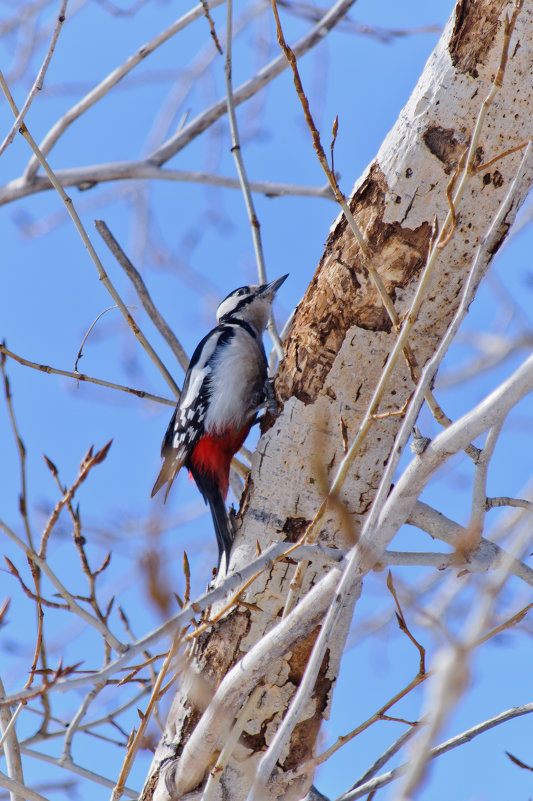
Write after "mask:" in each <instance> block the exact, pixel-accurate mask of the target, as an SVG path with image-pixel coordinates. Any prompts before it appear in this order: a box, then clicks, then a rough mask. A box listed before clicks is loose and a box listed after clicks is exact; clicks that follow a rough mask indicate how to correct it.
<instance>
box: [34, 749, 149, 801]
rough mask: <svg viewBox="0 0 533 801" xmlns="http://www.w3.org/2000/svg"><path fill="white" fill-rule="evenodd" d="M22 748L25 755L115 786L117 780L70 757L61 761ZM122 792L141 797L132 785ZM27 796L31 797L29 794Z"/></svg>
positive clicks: (129, 796)
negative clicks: (88, 768) (96, 771)
mask: <svg viewBox="0 0 533 801" xmlns="http://www.w3.org/2000/svg"><path fill="white" fill-rule="evenodd" d="M20 750H21V751H22V753H23V754H24V755H25V756H29V757H33V758H34V759H39V760H41V762H48V763H49V764H50V765H56V766H59V767H61V768H63V770H69V771H70V772H71V773H75V774H76V775H78V776H83V778H84V779H89V780H90V781H92V782H94V783H95V784H101V785H102V786H103V787H109V788H113V787H114V786H115V782H114V781H112V780H111V779H106V778H105V776H101V775H100V774H99V773H94V771H92V770H87V768H83V767H82V766H81V765H78V764H77V763H76V762H73V761H72V760H70V759H69V760H66V761H61V760H60V759H56V758H55V757H52V756H49V755H48V754H43V753H41V751H35V750H34V749H33V748H26V746H21V747H20ZM122 794H123V795H127V796H128V798H139V793H138V792H137V791H136V790H133V789H132V788H131V787H124V789H123V791H122ZM27 797H28V798H30V796H29V795H28V796H27ZM41 798H42V796H40V797H39V799H38V801H41ZM45 801H47V799H45Z"/></svg>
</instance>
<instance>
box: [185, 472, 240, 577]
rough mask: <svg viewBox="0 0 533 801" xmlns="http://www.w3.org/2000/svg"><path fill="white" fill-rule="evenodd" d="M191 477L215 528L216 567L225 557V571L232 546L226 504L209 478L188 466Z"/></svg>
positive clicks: (231, 533)
mask: <svg viewBox="0 0 533 801" xmlns="http://www.w3.org/2000/svg"><path fill="white" fill-rule="evenodd" d="M189 470H190V472H191V475H192V477H193V478H194V480H195V482H196V485H197V486H198V489H199V490H200V492H201V493H202V496H203V498H204V501H205V502H206V503H207V504H209V508H210V510H211V517H212V518H213V525H214V527H215V534H216V537H217V544H218V567H219V568H220V563H221V561H222V554H224V555H225V557H226V571H227V569H228V566H229V557H230V553H231V546H232V545H233V531H232V527H231V523H230V520H229V517H228V513H227V511H226V504H225V503H224V498H223V497H222V493H221V492H220V490H219V488H218V486H217V484H216V483H215V481H214V480H212V479H211V478H210V477H209V476H206V475H205V474H204V475H200V474H199V473H197V472H196V471H195V469H194V467H192V466H189Z"/></svg>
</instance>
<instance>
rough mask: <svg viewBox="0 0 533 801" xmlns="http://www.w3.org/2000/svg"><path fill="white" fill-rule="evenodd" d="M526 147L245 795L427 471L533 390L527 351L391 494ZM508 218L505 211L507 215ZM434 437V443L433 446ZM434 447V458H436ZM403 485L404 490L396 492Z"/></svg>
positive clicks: (516, 200) (297, 710)
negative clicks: (296, 684) (512, 370)
mask: <svg viewBox="0 0 533 801" xmlns="http://www.w3.org/2000/svg"><path fill="white" fill-rule="evenodd" d="M532 151H533V148H532V147H531V142H530V143H529V145H528V147H527V149H526V152H525V153H524V156H523V158H522V161H521V163H520V166H519V168H518V171H517V173H516V176H515V178H514V180H513V181H512V184H511V186H510V188H509V191H508V193H507V196H506V197H505V199H504V201H503V203H502V205H501V206H500V209H499V210H498V212H497V214H496V215H495V217H494V220H493V221H492V223H491V225H490V226H489V229H488V231H487V232H486V234H485V235H484V236H483V238H482V241H481V243H480V245H479V247H478V249H477V251H476V256H475V258H474V261H473V264H472V267H471V269H470V272H469V274H468V278H467V280H466V282H465V285H464V287H463V292H462V298H461V302H460V304H459V306H458V308H457V311H456V313H455V315H454V318H453V320H452V322H451V324H450V325H449V327H448V329H447V331H446V334H445V335H444V337H443V339H442V341H441V343H440V345H439V347H438V348H437V350H436V351H435V354H434V355H433V357H432V358H431V359H430V360H429V361H428V363H427V364H426V366H425V367H424V370H423V371H422V373H421V375H420V379H419V382H418V385H417V388H416V390H415V393H414V395H413V397H412V399H411V402H410V404H409V407H408V410H407V413H406V415H405V417H404V420H403V423H402V425H401V427H400V430H399V432H398V435H397V437H396V440H395V443H394V446H393V449H392V452H391V455H390V458H389V460H388V462H387V466H386V468H385V471H384V474H383V477H382V480H381V482H380V485H379V488H378V491H377V493H376V496H375V498H374V501H373V504H372V508H371V510H370V512H369V515H368V516H367V518H366V521H365V524H364V527H363V531H362V534H361V538H360V540H359V544H358V545H357V546H355V547H354V548H353V549H352V552H351V554H350V557H349V559H348V563H347V566H346V569H345V571H344V574H343V576H342V579H341V581H340V583H339V586H338V588H337V591H336V593H335V601H334V603H332V604H331V606H330V609H329V611H328V614H327V617H326V619H325V621H324V623H323V625H322V627H321V629H320V633H319V635H318V637H317V639H316V641H315V645H314V646H313V651H312V653H311V656H310V658H309V662H308V664H307V667H306V670H305V673H304V676H303V678H302V680H301V682H300V684H299V687H298V689H297V691H296V693H295V695H294V697H293V699H292V702H291V705H290V707H289V710H288V711H287V713H286V715H285V717H284V719H283V721H282V723H281V724H280V726H279V727H278V730H277V731H276V734H275V735H274V738H273V740H272V742H271V744H270V746H269V747H268V750H267V751H266V752H265V754H264V756H263V757H262V759H261V761H260V763H259V766H258V769H257V773H256V778H255V781H254V784H253V786H252V789H251V790H250V793H249V794H248V801H256V800H257V799H258V798H259V797H260V795H261V793H262V790H263V788H264V786H265V785H266V783H267V781H268V779H269V776H270V774H271V772H272V770H273V768H274V765H275V764H276V761H277V760H278V758H279V755H280V753H281V751H282V749H283V747H284V745H285V743H286V742H287V741H288V739H289V737H290V735H291V733H292V731H293V729H294V726H295V725H296V724H297V722H298V720H299V719H300V717H301V714H302V712H303V709H304V706H305V704H306V703H307V699H308V698H309V697H310V694H311V693H312V690H313V687H314V685H315V681H316V678H317V675H318V671H319V669H320V665H321V664H322V661H323V659H324V655H325V652H326V649H327V647H328V644H329V641H330V638H331V637H332V636H333V633H334V631H335V630H336V627H337V623H338V621H339V620H340V617H341V615H342V614H345V613H347V612H348V610H349V609H350V607H352V606H353V604H354V603H355V602H356V599H357V598H358V597H359V594H360V592H361V580H362V577H363V575H365V573H366V572H368V570H369V569H371V568H372V566H373V564H375V562H376V560H377V559H378V558H379V555H380V553H382V552H383V550H384V549H385V548H386V546H387V545H388V544H389V542H390V541H391V540H392V538H393V536H394V534H395V533H396V531H397V530H398V528H399V527H400V526H401V525H402V524H403V523H404V522H405V521H406V519H407V517H408V516H409V513H410V511H411V509H412V508H413V506H414V504H415V502H416V500H417V498H418V496H419V494H420V492H421V491H422V489H423V488H424V486H425V485H426V483H427V482H428V481H429V478H430V476H431V475H432V474H433V472H434V471H435V470H436V469H437V467H438V466H440V464H442V463H443V462H444V461H446V460H447V459H448V458H449V457H450V455H451V454H453V453H456V452H457V451H458V450H462V448H463V447H465V446H466V445H468V444H469V443H470V442H471V441H472V440H473V439H475V437H476V436H479V434H481V433H482V432H483V431H486V430H487V428H490V427H491V426H493V425H495V424H496V423H497V422H499V421H500V420H502V419H504V418H505V416H506V415H507V413H508V412H509V411H510V409H511V408H512V407H513V406H515V405H516V403H518V401H519V400H520V399H521V398H522V397H523V396H524V395H525V394H527V393H528V392H530V391H531V390H532V389H533V357H530V359H529V360H528V361H527V362H526V364H525V365H523V366H522V368H520V369H519V370H517V371H516V373H515V374H514V375H513V376H512V377H511V378H510V379H508V381H506V382H505V383H504V384H503V385H502V386H500V387H499V388H498V389H497V390H496V391H495V392H494V393H492V395H491V396H489V398H487V399H486V400H485V401H484V402H483V403H482V404H480V405H479V406H478V407H476V409H474V410H473V411H472V412H470V413H469V414H468V415H465V416H464V417H463V418H462V419H461V420H460V421H458V422H457V423H455V424H453V425H452V426H450V428H448V429H446V430H445V431H444V432H443V433H442V434H440V435H439V437H437V439H436V440H435V441H434V442H433V443H430V445H429V446H428V448H427V449H426V451H425V452H424V453H423V454H422V455H421V456H419V457H416V458H415V460H414V464H415V467H414V468H413V467H412V465H413V463H411V465H410V466H409V467H408V468H407V470H406V471H405V472H404V474H403V475H402V477H401V478H400V481H399V482H398V484H397V485H396V487H395V488H394V490H393V491H392V493H390V488H391V486H392V481H393V478H394V473H395V471H396V468H397V465H398V462H399V460H400V457H401V455H402V453H403V450H404V448H405V446H406V444H407V442H408V439H409V436H410V434H411V431H412V429H413V426H414V424H415V422H416V418H417V416H418V413H419V410H420V407H421V405H422V403H423V400H424V396H425V394H426V392H427V390H428V389H429V387H430V385H431V381H432V380H433V377H434V375H435V373H436V371H437V369H438V366H439V364H440V363H441V361H442V359H443V358H444V355H445V353H446V351H447V350H448V347H449V345H450V344H451V341H452V340H453V337H454V336H455V333H456V331H457V329H458V327H459V325H460V323H461V321H462V319H463V318H464V316H465V315H466V313H467V311H468V307H469V306H470V303H471V301H472V299H473V296H474V293H475V290H476V288H477V285H478V283H479V277H480V272H481V268H482V266H483V265H484V264H485V263H486V261H487V260H488V259H489V258H490V254H491V252H492V250H493V248H494V246H495V244H496V243H497V242H499V241H500V240H501V238H502V234H503V232H504V231H505V230H507V228H508V226H509V225H510V224H511V222H512V220H513V219H514V215H515V214H516V211H517V208H518V207H519V206H520V203H521V201H522V199H523V197H524V196H525V195H526V194H527V191H528V189H529V186H530V185H531V183H532V181H533V158H532V157H531V156H532ZM507 218H509V220H508V221H507ZM502 229H503V230H502ZM400 336H401V335H400ZM486 407H488V408H486ZM437 443H439V444H438V445H437ZM441 443H442V444H441ZM452 443H453V445H452ZM437 453H438V454H439V458H437V457H436V454H437ZM347 456H348V454H347ZM345 458H347V457H345ZM432 459H433V461H432ZM421 466H422V467H421ZM417 468H418V470H417ZM340 472H341V469H340V468H339V471H338V473H340ZM413 473H416V475H417V478H418V482H417V481H416V480H414V481H413ZM400 487H401V489H400ZM402 492H403V495H402V494H401V493H402ZM389 493H390V495H389Z"/></svg>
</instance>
